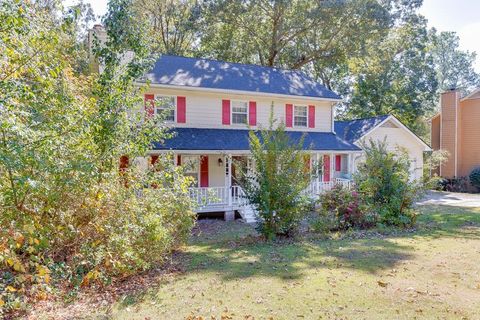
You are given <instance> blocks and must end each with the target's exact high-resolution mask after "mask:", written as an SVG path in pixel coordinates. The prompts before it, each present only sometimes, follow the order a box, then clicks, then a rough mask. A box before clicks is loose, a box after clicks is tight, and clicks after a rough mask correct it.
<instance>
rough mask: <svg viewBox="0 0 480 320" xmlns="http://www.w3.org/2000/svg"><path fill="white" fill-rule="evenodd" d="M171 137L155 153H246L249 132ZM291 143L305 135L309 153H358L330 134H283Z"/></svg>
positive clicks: (189, 132) (181, 132)
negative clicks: (163, 151)
mask: <svg viewBox="0 0 480 320" xmlns="http://www.w3.org/2000/svg"><path fill="white" fill-rule="evenodd" d="M172 130H173V131H174V136H173V137H172V138H170V139H167V140H165V141H164V142H163V143H160V142H157V143H155V144H154V148H153V149H154V150H212V151H228V150H230V151H234V150H235V151H248V150H250V144H249V140H248V135H249V130H246V129H201V128H174V129H172ZM286 133H287V135H288V136H289V137H290V139H291V140H292V141H296V142H298V141H300V139H301V137H302V136H303V135H304V147H305V149H309V150H325V151H326V150H329V151H333V150H336V151H360V150H361V149H360V148H359V147H357V146H356V145H354V144H352V143H349V142H347V141H344V140H342V139H341V138H339V137H338V136H337V135H335V134H334V133H333V132H300V131H286Z"/></svg>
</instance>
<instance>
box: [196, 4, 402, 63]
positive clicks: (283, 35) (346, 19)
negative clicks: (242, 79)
mask: <svg viewBox="0 0 480 320" xmlns="http://www.w3.org/2000/svg"><path fill="white" fill-rule="evenodd" d="M393 2H394V1H386V3H388V4H381V3H379V2H378V1H370V0H368V1H306V0H295V1H285V0H279V1H267V0H260V1H231V0H224V1H214V2H212V3H211V4H210V6H209V10H208V16H207V17H206V21H207V25H206V27H205V32H204V33H203V37H202V38H201V50H202V53H203V54H204V55H207V56H211V57H214V58H219V59H224V60H227V61H236V62H244V63H257V64H261V65H265V66H277V67H287V68H292V69H299V68H302V67H304V66H306V65H308V64H310V63H311V62H314V61H318V60H331V59H333V60H335V59H336V58H337V57H338V56H341V55H342V54H344V53H345V52H348V51H354V50H355V51H356V50H358V49H359V48H361V46H362V43H363V41H365V39H366V38H368V37H369V36H370V35H372V34H376V33H377V32H381V31H382V30H383V29H386V28H388V26H389V25H390V23H392V21H391V18H392V17H391V16H390V15H389V13H390V12H389V8H390V3H393Z"/></svg>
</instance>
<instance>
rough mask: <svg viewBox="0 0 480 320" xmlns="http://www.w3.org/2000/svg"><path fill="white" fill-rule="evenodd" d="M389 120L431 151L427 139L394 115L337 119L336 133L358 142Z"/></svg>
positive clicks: (352, 141)
mask: <svg viewBox="0 0 480 320" xmlns="http://www.w3.org/2000/svg"><path fill="white" fill-rule="evenodd" d="M388 120H391V121H392V122H394V123H395V124H397V125H398V126H399V127H400V128H401V129H404V130H405V131H406V132H407V133H408V134H410V135H411V136H412V137H414V138H415V140H417V141H418V143H420V144H421V145H422V146H423V147H424V149H425V150H426V151H431V148H430V146H429V145H428V144H426V143H425V141H423V140H422V139H420V138H419V137H418V136H417V135H416V134H415V133H413V132H412V130H410V129H409V128H407V127H406V126H405V125H404V124H403V123H402V122H401V121H400V120H398V119H397V118H395V117H394V116H392V115H383V116H378V117H372V118H365V119H356V120H350V121H335V124H334V125H335V133H336V134H338V135H339V136H340V137H341V138H342V139H344V140H345V141H347V142H350V143H356V142H357V141H358V140H359V139H361V138H362V137H364V136H365V135H367V134H368V133H370V132H372V131H373V130H375V129H376V128H378V127H380V126H381V125H382V124H384V123H386V122H387V121H388Z"/></svg>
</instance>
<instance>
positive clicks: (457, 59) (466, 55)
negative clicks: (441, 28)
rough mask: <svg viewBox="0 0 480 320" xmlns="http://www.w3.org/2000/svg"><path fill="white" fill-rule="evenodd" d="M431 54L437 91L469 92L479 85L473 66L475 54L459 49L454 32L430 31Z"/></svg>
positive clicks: (479, 77) (478, 78) (458, 40)
mask: <svg viewBox="0 0 480 320" xmlns="http://www.w3.org/2000/svg"><path fill="white" fill-rule="evenodd" d="M430 38H431V42H432V44H431V46H432V47H431V53H432V56H433V61H434V64H435V71H436V72H437V79H438V83H439V90H440V91H445V90H448V89H451V88H456V89H461V90H462V91H464V92H469V91H471V90H473V89H476V88H477V87H478V86H479V85H480V75H479V74H478V73H477V72H475V69H474V67H473V64H474V62H475V59H476V53H475V52H469V51H462V50H460V49H459V46H460V39H459V37H458V36H457V34H456V33H455V32H438V33H437V30H436V29H432V30H431V31H430Z"/></svg>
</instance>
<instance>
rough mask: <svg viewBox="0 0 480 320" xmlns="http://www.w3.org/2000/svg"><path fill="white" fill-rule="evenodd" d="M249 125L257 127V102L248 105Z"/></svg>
mask: <svg viewBox="0 0 480 320" xmlns="http://www.w3.org/2000/svg"><path fill="white" fill-rule="evenodd" d="M248 124H249V125H251V126H256V125H257V103H256V102H255V101H250V102H249V103H248Z"/></svg>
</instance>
